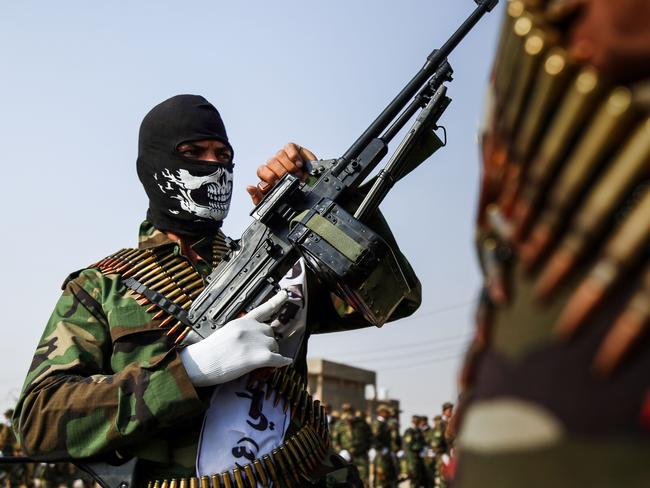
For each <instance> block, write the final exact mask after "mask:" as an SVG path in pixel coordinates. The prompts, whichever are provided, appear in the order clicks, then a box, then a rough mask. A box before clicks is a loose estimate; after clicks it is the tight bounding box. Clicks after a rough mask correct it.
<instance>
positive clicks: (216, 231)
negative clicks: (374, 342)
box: [14, 95, 420, 487]
mask: <svg viewBox="0 0 650 488" xmlns="http://www.w3.org/2000/svg"><path fill="white" fill-rule="evenodd" d="M309 159H315V157H314V155H313V154H312V153H311V152H309V151H308V150H306V149H302V148H300V147H298V146H296V145H294V144H288V145H287V146H285V147H284V149H283V150H281V151H279V152H278V153H277V154H276V155H275V156H274V157H273V158H271V159H270V160H269V161H268V162H267V163H266V164H265V165H263V166H261V167H260V168H259V169H258V172H257V173H258V176H259V177H260V179H261V180H262V181H261V182H260V183H259V184H258V185H257V186H255V187H249V188H248V191H249V193H250V194H251V196H252V198H253V200H254V201H255V202H258V201H259V200H260V199H261V198H262V197H263V195H264V193H266V192H267V191H268V190H269V189H270V188H271V187H272V186H273V184H274V183H275V182H276V181H277V180H278V179H279V178H280V177H281V176H282V175H283V174H284V173H286V172H292V173H294V174H296V175H298V176H300V177H301V178H303V179H305V178H306V173H305V171H304V169H305V166H306V161H307V160H309ZM232 161H233V149H232V147H231V146H230V143H229V142H228V137H227V134H226V130H225V127H224V124H223V122H222V120H221V117H220V115H219V113H218V111H217V110H216V109H215V108H214V107H213V106H212V105H211V104H210V103H209V102H207V101H206V100H205V99H204V98H203V97H200V96H193V95H179V96H176V97H173V98H171V99H169V100H166V101H165V102H163V103H161V104H159V105H158V106H156V107H155V108H154V109H153V110H151V112H149V114H148V115H147V116H146V117H145V119H144V120H143V122H142V125H141V128H140V138H139V154H138V160H137V169H138V176H139V178H140V181H141V182H142V184H143V186H144V189H145V191H146V193H147V195H148V197H149V209H148V212H147V219H146V220H145V221H144V222H143V224H142V225H141V228H140V236H139V245H138V248H137V249H123V250H121V251H119V252H117V253H114V254H113V255H111V256H109V257H108V258H105V259H103V260H101V261H99V262H98V263H96V264H94V265H92V266H90V267H88V268H85V269H82V270H80V271H77V272H75V273H72V274H71V275H70V276H69V277H68V278H67V279H66V280H65V282H64V284H63V295H62V296H61V298H60V299H59V301H58V303H57V305H56V308H55V310H54V312H53V314H52V317H51V319H50V321H49V322H48V324H47V327H46V329H45V332H44V333H43V336H42V339H41V341H40V342H39V345H38V348H37V350H36V353H35V356H34V359H33V362H32V365H31V367H30V370H29V373H28V375H27V378H26V381H25V385H24V388H23V392H22V394H21V397H20V399H19V402H18V405H17V411H16V414H15V416H14V424H15V427H16V430H17V432H18V433H19V435H20V438H21V441H22V445H23V446H24V449H25V451H26V453H28V454H31V455H35V456H41V457H43V458H47V459H76V458H87V457H91V456H93V457H97V456H99V457H104V456H109V455H110V456H113V457H114V456H117V457H118V458H122V459H124V458H130V457H137V458H138V465H137V466H138V467H137V473H136V474H137V479H138V480H139V482H140V483H141V484H144V483H145V482H150V483H151V484H152V485H153V484H154V480H158V481H159V483H160V484H161V486H165V485H164V483H165V480H166V481H167V483H168V484H170V485H171V486H173V484H172V481H171V480H172V479H177V480H180V483H181V485H180V486H183V483H185V484H187V483H188V482H189V483H190V484H196V483H198V481H199V480H198V479H197V477H195V476H196V475H197V470H198V475H199V476H202V478H201V480H200V481H201V484H202V485H205V486H213V487H217V486H244V483H248V484H246V485H245V486H254V485H256V484H257V485H261V486H267V485H268V483H271V482H272V483H273V486H310V485H311V484H314V485H316V484H317V483H318V480H322V481H321V482H323V483H324V482H328V483H329V482H330V481H329V480H327V481H326V479H327V476H330V479H332V478H331V476H335V475H336V476H339V477H338V478H337V479H338V480H339V481H343V482H346V480H347V479H348V473H345V470H343V469H338V468H343V463H342V462H340V463H339V460H338V459H336V458H331V457H329V456H326V452H327V446H328V444H329V437H328V432H327V424H326V421H325V420H324V418H325V415H324V414H323V412H322V411H321V410H320V408H319V404H318V402H317V401H315V400H314V399H312V398H311V396H310V395H309V394H308V393H307V392H306V390H305V387H304V385H305V383H306V377H307V375H306V361H305V356H306V351H307V339H308V337H309V335H310V334H311V333H314V332H330V331H334V330H345V329H354V328H359V327H364V326H367V325H368V324H367V322H365V321H364V320H363V319H362V318H361V316H360V315H359V314H357V313H355V312H353V311H352V312H348V313H342V314H341V313H338V312H337V310H338V309H341V308H343V309H347V310H350V309H349V307H345V306H344V307H341V306H340V302H341V301H340V300H339V299H337V298H336V297H333V295H331V294H330V293H329V291H328V290H324V289H321V286H320V285H319V283H318V282H317V280H316V278H315V276H313V275H312V274H311V273H306V272H305V269H304V267H303V266H302V264H301V263H300V262H299V263H297V264H296V266H295V267H294V269H292V270H291V272H290V273H289V274H288V275H287V277H285V279H284V280H283V282H282V283H281V285H282V286H283V287H284V288H286V289H287V290H288V291H283V292H281V293H279V294H278V295H277V296H275V297H273V298H272V299H271V300H269V301H268V302H266V303H264V304H262V305H261V306H260V307H258V308H257V309H255V310H253V311H251V312H250V313H248V314H247V315H246V316H244V317H241V318H239V319H237V320H234V321H232V322H230V323H228V324H226V325H225V326H224V327H222V328H221V329H219V330H217V331H216V332H215V333H213V334H212V335H211V336H209V337H208V339H206V340H203V341H201V342H197V341H196V340H193V339H192V334H189V336H188V333H189V332H190V331H189V330H188V329H185V328H184V327H183V326H182V325H181V323H180V322H179V321H178V320H177V319H176V317H175V316H174V315H173V314H170V313H169V312H168V311H165V310H163V309H161V308H158V307H157V306H156V305H152V304H151V302H150V300H149V299H148V298H147V297H146V296H145V295H143V293H144V292H142V290H143V288H142V287H144V288H146V289H147V290H149V291H150V292H152V293H157V294H158V295H157V296H159V295H161V296H163V297H164V298H165V299H166V300H167V301H168V302H171V303H173V304H174V306H176V307H178V308H179V309H183V310H187V309H188V308H189V307H190V305H191V304H192V301H193V300H194V299H195V298H196V297H197V296H198V295H199V294H200V292H201V291H202V290H203V288H204V285H205V278H206V277H207V276H208V275H209V273H210V271H211V270H212V269H213V268H214V267H215V266H216V265H218V264H219V262H220V261H221V259H222V256H223V255H224V253H225V251H226V250H227V245H226V242H227V239H226V237H225V236H224V234H223V233H222V232H221V230H220V227H221V224H222V222H223V219H224V218H225V217H226V215H227V213H228V208H229V205H230V199H231V194H232V184H233V162H232ZM372 225H375V228H376V229H378V231H380V230H381V229H383V230H384V231H385V232H384V234H386V237H385V238H387V239H388V241H389V242H390V243H391V244H393V245H394V246H395V248H396V244H395V243H394V240H392V238H391V236H390V234H389V233H386V232H388V231H386V229H387V227H386V226H385V225H384V223H383V221H382V219H381V216H378V219H377V221H375V222H374V223H373V224H372ZM380 228H381V229H380ZM400 259H401V260H402V261H404V269H405V270H406V272H407V274H408V279H409V281H410V283H411V284H412V288H413V290H414V292H413V293H412V296H410V297H408V299H407V300H405V301H404V302H403V306H401V307H400V308H399V309H398V310H397V311H396V313H395V314H394V316H393V317H392V318H393V319H394V318H398V317H400V316H404V315H407V314H410V313H412V312H413V311H414V310H415V309H416V308H417V306H418V304H419V299H420V297H419V283H418V281H417V278H416V277H415V275H414V274H413V272H412V270H411V269H410V267H409V266H408V263H406V262H405V259H404V258H403V257H401V255H400ZM129 278H131V279H132V280H131V281H130V280H129ZM133 280H134V281H135V282H136V283H138V284H139V285H140V286H141V287H140V288H138V286H136V285H134V283H133ZM138 290H140V291H138ZM308 300H309V307H306V305H307V301H308ZM333 300H334V301H335V302H339V303H336V304H335V303H333ZM337 305H338V306H337ZM278 315H279V318H278V319H276V320H275V321H274V322H273V324H274V327H273V328H272V327H271V326H269V325H267V324H266V323H265V322H268V321H270V320H271V319H272V318H274V317H277V316H278ZM287 324H288V325H290V326H291V327H292V329H291V331H292V332H296V331H297V332H296V333H295V334H291V337H292V338H293V342H292V341H287V342H286V344H288V346H290V347H285V346H286V344H285V342H282V341H280V342H281V343H280V344H279V343H278V341H277V340H276V336H277V335H278V333H277V332H278V330H282V329H281V328H282V326H285V325H287ZM278 327H279V329H278ZM274 332H275V333H274ZM281 347H285V350H283V353H284V354H285V355H282V354H280V353H279V351H280V350H281ZM292 363H293V365H292V366H290V364H292ZM259 368H281V369H276V370H275V373H274V374H273V375H272V376H267V377H255V378H254V377H251V376H249V375H248V373H250V372H251V371H253V370H258V369H259ZM215 386H216V388H215ZM199 445H200V448H199ZM332 459H333V461H332ZM337 469H338V471H336V470H337ZM328 472H329V473H332V472H334V473H335V475H327V476H326V473H328ZM336 473H338V474H336ZM341 473H344V474H341ZM349 479H350V480H351V479H352V478H349Z"/></svg>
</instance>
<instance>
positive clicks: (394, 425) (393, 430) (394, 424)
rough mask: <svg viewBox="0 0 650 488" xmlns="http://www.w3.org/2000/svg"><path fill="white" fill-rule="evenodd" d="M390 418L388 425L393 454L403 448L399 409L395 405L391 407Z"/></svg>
mask: <svg viewBox="0 0 650 488" xmlns="http://www.w3.org/2000/svg"><path fill="white" fill-rule="evenodd" d="M389 412H390V418H389V419H388V427H389V428H390V440H391V444H390V450H391V452H393V454H397V452H398V451H399V450H400V449H402V436H401V435H400V433H399V432H400V429H399V410H398V409H397V408H395V407H389Z"/></svg>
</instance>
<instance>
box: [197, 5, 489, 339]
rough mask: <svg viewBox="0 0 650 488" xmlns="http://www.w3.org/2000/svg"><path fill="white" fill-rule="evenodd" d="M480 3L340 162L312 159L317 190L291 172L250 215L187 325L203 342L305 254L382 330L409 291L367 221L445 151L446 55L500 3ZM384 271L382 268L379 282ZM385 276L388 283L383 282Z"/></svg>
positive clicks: (263, 295) (388, 251)
mask: <svg viewBox="0 0 650 488" xmlns="http://www.w3.org/2000/svg"><path fill="white" fill-rule="evenodd" d="M475 1H476V3H477V4H478V6H477V7H476V8H475V10H474V11H473V12H472V14H471V15H470V16H469V17H468V18H467V20H466V21H465V22H464V23H463V24H462V25H461V26H460V27H459V28H458V29H457V30H456V32H455V33H454V34H453V35H452V36H451V37H450V38H449V39H448V40H447V41H446V42H445V43H444V45H443V46H442V47H441V48H440V49H436V50H434V51H432V52H431V53H430V54H429V56H428V57H427V60H426V62H425V64H424V66H423V67H422V68H421V69H420V70H419V71H418V73H416V75H415V76H414V77H413V79H412V80H411V81H410V82H408V83H407V85H406V86H405V87H404V88H403V89H402V90H401V91H400V92H399V93H398V95H397V96H396V97H395V98H394V99H393V101H391V102H390V103H389V104H388V106H387V107H386V108H385V109H384V110H383V111H382V112H381V113H380V114H379V116H378V117H377V118H376V119H375V120H374V121H373V122H372V123H371V124H370V126H369V127H368V128H367V129H366V130H365V131H364V132H363V134H361V136H359V138H358V139H357V140H356V141H355V142H354V143H353V144H352V146H350V148H349V149H348V150H347V151H346V152H345V153H344V154H343V156H341V157H340V158H338V159H336V160H327V161H316V162H314V163H313V168H312V171H311V173H310V174H311V177H312V184H306V183H303V182H301V181H299V180H298V179H297V178H296V177H295V176H293V175H290V174H286V175H285V176H284V177H283V178H282V179H281V180H280V182H278V184H277V185H276V186H275V187H274V188H273V189H272V190H271V191H270V192H269V193H268V194H267V195H266V196H265V198H264V199H263V200H262V202H260V203H259V204H258V205H257V206H256V207H255V209H253V211H252V213H251V216H252V217H253V219H254V220H253V222H252V223H251V224H250V225H249V227H248V228H247V229H246V230H245V231H244V233H243V235H242V237H241V241H240V242H239V244H238V245H237V246H236V247H234V248H233V249H231V251H230V252H229V253H228V254H227V255H226V257H225V258H224V261H223V262H222V263H221V264H220V265H219V266H217V268H215V270H214V271H213V272H212V274H211V275H210V276H209V278H208V282H209V283H208V285H207V286H206V289H205V290H204V291H203V293H202V294H201V295H200V296H199V297H197V299H196V300H195V301H194V303H193V304H192V307H191V308H190V310H189V312H188V315H187V317H188V322H189V324H188V325H191V326H192V327H193V329H194V330H195V332H196V333H197V334H198V335H199V336H201V337H207V336H208V335H210V334H211V333H212V332H214V331H215V330H216V329H218V328H220V327H222V326H223V325H225V324H226V323H227V322H228V321H230V320H232V319H234V318H236V317H238V316H239V315H241V314H242V313H245V312H247V311H248V310H251V309H252V308H254V307H256V306H257V305H259V304H260V303H262V302H263V301H264V300H266V299H267V298H268V296H269V295H270V294H271V293H273V291H274V288H275V287H276V284H277V283H278V282H279V280H280V279H281V278H282V276H284V274H285V273H287V272H288V271H289V269H290V268H291V267H292V266H293V264H294V263H295V262H296V261H297V260H298V259H299V258H300V257H303V258H304V259H305V260H306V262H307V264H308V266H309V267H310V268H311V269H312V270H313V271H315V272H316V274H317V275H318V276H319V278H320V279H322V280H324V281H325V282H327V283H328V284H329V285H330V287H331V289H332V290H333V291H336V292H337V293H339V294H340V295H341V296H342V297H343V298H345V299H346V300H347V301H348V303H350V304H352V305H353V306H354V307H355V308H356V309H357V311H359V312H361V313H363V315H364V317H365V318H366V320H368V321H369V322H370V323H372V324H374V325H377V326H381V325H383V324H384V323H385V322H386V321H387V320H388V319H389V317H390V315H391V313H392V312H393V311H394V310H395V308H396V307H397V306H398V305H399V303H400V301H401V300H402V299H403V297H404V296H405V295H406V294H407V293H408V292H409V291H410V288H409V285H408V283H407V281H406V279H405V277H404V275H403V273H402V270H401V269H400V267H399V265H398V264H397V261H396V259H395V257H394V255H393V251H392V249H391V248H390V246H388V244H386V242H385V241H384V240H383V239H382V238H381V237H380V236H378V235H377V234H376V233H375V232H374V231H373V230H372V229H370V228H368V227H367V225H365V224H364V222H365V221H367V219H368V217H370V216H371V215H372V214H373V213H374V211H375V210H376V209H377V208H378V206H379V204H380V203H381V201H382V200H383V199H384V197H385V196H386V194H387V193H388V191H389V190H390V188H391V187H392V186H393V185H394V183H395V182H396V181H398V180H399V179H401V178H402V177H404V176H405V175H406V174H408V173H409V172H410V171H412V170H413V169H414V168H415V167H417V166H418V165H419V164H420V163H421V162H423V161H424V160H425V159H427V158H428V157H429V156H430V155H431V154H432V153H433V152H434V151H435V150H437V149H438V148H439V147H441V146H443V145H444V144H443V143H442V141H440V139H439V138H438V137H437V136H436V135H435V133H434V130H435V129H437V127H438V126H437V122H438V120H439V118H440V117H441V115H442V114H443V112H444V111H445V109H446V108H447V106H448V105H449V103H450V102H451V99H450V98H448V97H447V95H446V87H445V85H444V83H445V82H448V81H451V79H452V69H451V66H450V65H449V63H448V62H447V56H448V55H449V54H450V53H451V52H452V51H453V49H454V48H455V47H456V46H457V45H458V43H459V42H460V41H461V40H462V39H463V38H464V37H465V35H466V34H467V33H468V32H469V31H470V30H471V29H472V27H474V25H475V24H476V23H477V22H478V21H479V19H480V18H481V17H482V16H483V15H484V14H485V13H486V12H489V11H490V10H492V8H494V6H495V5H496V4H497V0H488V1H485V0H484V1H481V0H475ZM418 111H419V112H420V113H419V115H418V117H417V118H416V120H415V122H414V123H413V124H412V126H411V128H410V129H409V130H408V131H407V133H406V135H405V136H404V138H403V140H402V141H401V142H400V144H399V145H398V146H397V149H396V150H395V152H394V153H393V154H392V156H391V158H390V159H389V162H388V164H387V165H386V166H385V167H384V168H383V169H382V170H381V171H380V172H379V174H378V176H377V177H376V179H375V181H374V184H373V186H372V188H371V189H370V191H369V192H368V193H367V194H366V195H365V198H364V199H363V201H362V202H361V204H358V205H356V206H355V205H352V203H351V201H352V199H351V196H352V195H353V194H354V193H355V192H356V193H357V194H358V192H357V189H358V188H359V186H360V185H361V183H362V182H363V181H364V180H365V179H366V178H367V176H368V175H369V174H370V173H371V172H372V171H373V170H374V169H375V168H376V167H377V165H378V164H379V162H380V161H381V160H382V159H383V158H384V156H386V154H387V153H388V144H389V142H390V141H391V140H392V139H393V138H394V137H395V136H396V135H397V134H398V133H399V132H400V130H401V129H402V128H403V127H404V126H405V125H406V124H407V122H408V121H409V120H410V119H411V118H412V117H413V116H414V115H415V114H416V113H417V112H418ZM378 267H383V268H382V270H383V271H382V273H379V274H380V275H381V276H379V275H378V272H377V268H378ZM387 274H388V279H389V280H392V286H391V287H385V286H384V287H382V286H379V283H378V281H379V280H383V281H384V282H385V281H386V278H387ZM382 277H383V278H382ZM380 289H381V292H380V291H379V290H380ZM379 293H381V297H379V296H378V294H379Z"/></svg>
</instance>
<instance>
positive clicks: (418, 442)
mask: <svg viewBox="0 0 650 488" xmlns="http://www.w3.org/2000/svg"><path fill="white" fill-rule="evenodd" d="M420 421H421V420H420V416H419V415H413V417H411V424H412V425H411V427H409V428H408V429H406V430H405V431H404V436H403V437H402V447H403V449H404V455H405V458H406V466H407V474H408V478H409V480H410V483H411V488H420V487H424V486H425V479H424V464H423V462H422V455H421V454H422V450H423V449H424V448H425V446H426V443H425V441H424V437H423V436H422V431H421V430H420Z"/></svg>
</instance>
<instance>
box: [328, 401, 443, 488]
mask: <svg viewBox="0 0 650 488" xmlns="http://www.w3.org/2000/svg"><path fill="white" fill-rule="evenodd" d="M453 409H454V406H453V404H451V403H449V402H446V403H444V404H443V406H442V412H441V414H440V415H435V416H434V417H433V425H430V424H429V419H428V417H427V416H426V415H414V416H413V417H412V418H411V426H410V427H408V428H407V429H406V430H405V431H404V433H403V435H400V428H399V410H397V409H396V408H395V407H394V406H392V405H386V404H381V405H379V406H378V407H377V410H376V417H375V419H374V420H369V419H367V418H366V416H365V415H364V414H363V413H362V412H361V411H358V410H356V411H355V409H354V408H353V407H352V405H350V404H348V403H345V404H343V405H342V407H341V412H340V413H339V412H337V411H331V412H330V413H329V419H330V431H331V433H332V446H333V448H334V450H335V451H337V452H338V453H339V455H340V456H341V457H343V458H344V459H346V460H347V461H349V462H352V463H354V464H355V465H356V467H357V469H358V470H359V474H360V476H361V478H362V480H363V482H364V486H366V487H373V488H395V487H397V486H398V484H399V483H401V482H403V481H406V480H408V482H409V486H410V487H411V488H431V487H444V486H446V481H445V480H446V478H447V477H448V475H449V472H450V470H451V469H453V467H452V466H453V453H454V447H453V444H454V436H453V433H452V429H450V428H449V424H450V419H451V417H452V416H453Z"/></svg>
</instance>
